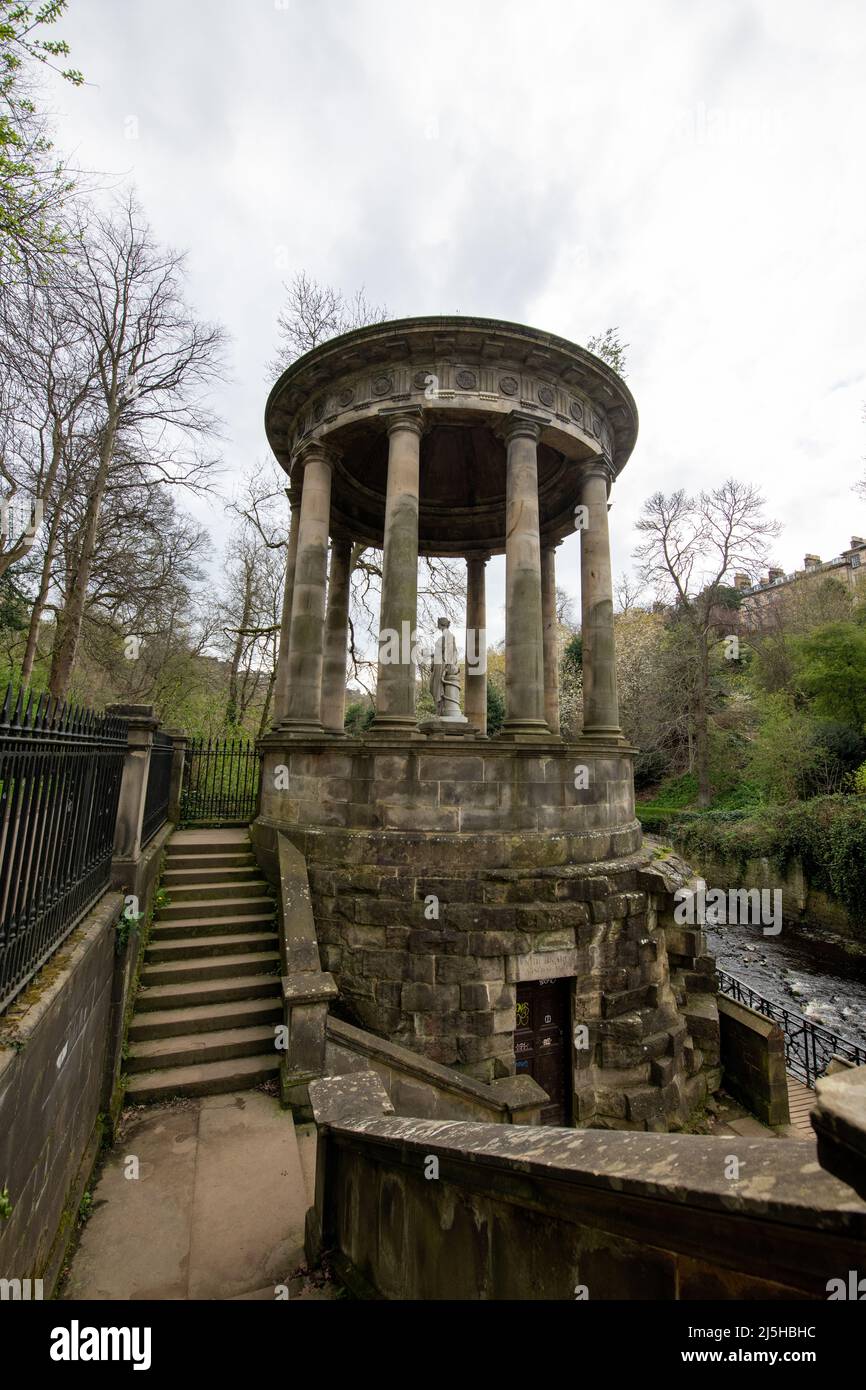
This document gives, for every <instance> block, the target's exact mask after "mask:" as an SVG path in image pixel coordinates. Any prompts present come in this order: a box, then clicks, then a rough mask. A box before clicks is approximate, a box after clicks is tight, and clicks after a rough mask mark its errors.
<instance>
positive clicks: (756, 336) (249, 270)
mask: <svg viewBox="0 0 866 1390" xmlns="http://www.w3.org/2000/svg"><path fill="white" fill-rule="evenodd" d="M62 28H63V32H64V36H65V37H67V38H68V39H69V42H70V44H71V46H72V51H73V59H74V62H75V64H76V66H79V67H81V68H82V69H83V71H84V72H85V75H86V77H87V78H88V80H89V81H90V82H91V83H92V84H94V85H93V86H91V87H89V88H88V89H86V90H84V91H71V90H60V89H58V91H57V93H56V100H57V105H58V106H59V107H61V108H62V121H61V135H60V141H59V143H60V144H61V145H63V146H67V147H68V146H75V147H76V149H77V154H78V159H79V161H80V162H81V163H82V164H83V165H85V166H89V167H91V168H98V169H104V170H110V171H115V172H124V171H127V170H129V171H130V172H131V174H132V177H133V178H134V180H135V182H136V184H137V186H138V189H139V191H140V194H141V197H142V200H143V202H144V205H145V207H146V209H147V210H148V213H149V215H150V217H151V219H152V221H153V223H154V226H155V229H156V230H157V232H158V234H159V235H160V236H162V237H163V238H164V239H166V240H168V241H170V242H171V243H173V244H175V245H185V246H188V247H189V249H190V268H191V274H192V288H193V293H194V297H195V300H196V303H197V307H198V309H199V311H200V312H201V313H202V314H203V315H204V316H206V317H214V318H221V319H222V320H223V321H225V322H226V323H227V324H228V326H229V328H230V329H231V331H232V333H233V334H234V339H235V345H234V374H235V380H234V382H233V384H232V386H231V388H230V389H229V390H228V391H227V393H226V397H225V402H224V406H225V411H226V415H227V419H228V425H229V432H230V434H231V437H232V445H231V451H230V463H231V467H232V468H233V469H235V470H237V471H240V470H241V469H242V468H244V467H247V466H249V465H251V464H253V463H254V462H255V461H256V459H260V458H262V457H264V456H265V454H266V445H265V441H264V435H263V431H262V424H261V417H262V411H263V406H264V400H265V396H266V393H267V383H266V380H265V374H264V364H265V362H266V361H267V359H268V357H269V356H270V355H271V353H272V351H273V345H274V322H275V318H276V313H277V311H278V308H279V303H280V298H281V285H282V282H283V281H284V280H285V279H287V278H288V277H289V275H290V274H291V273H292V271H294V270H295V269H300V268H305V269H307V270H308V271H309V272H310V273H311V274H313V275H315V276H316V277H317V278H319V279H322V280H326V281H329V282H331V283H334V284H336V285H339V286H341V287H342V288H344V289H345V290H347V291H349V292H351V291H352V290H354V289H355V288H356V287H357V286H359V285H361V284H363V285H365V286H366V290H367V293H368V295H369V297H370V298H371V299H373V300H374V301H375V302H383V301H384V302H387V303H388V304H389V306H390V307H391V309H392V311H393V312H394V313H395V315H405V314H412V313H435V312H446V313H448V312H455V311H459V312H462V313H466V314H470V313H479V314H489V315H491V316H495V317H502V318H514V319H517V320H520V321H524V322H530V323H534V324H536V325H537V326H539V327H541V328H546V329H550V330H552V331H554V332H557V333H561V334H563V335H564V336H566V337H573V338H576V339H577V340H578V341H585V340H586V338H587V337H588V336H589V335H590V334H592V333H594V332H598V331H602V330H604V329H605V328H606V327H607V326H608V325H611V324H618V325H619V326H620V329H621V331H622V333H623V335H624V336H625V338H626V339H627V340H628V341H629V342H630V344H631V352H630V376H629V384H630V386H631V387H632V389H633V391H634V393H635V396H636V399H637V402H638V406H639V409H640V412H641V434H640V439H639V442H638V446H637V449H636V451H635V454H634V456H633V458H632V460H631V462H630V463H629V465H628V467H627V469H626V471H625V473H624V475H623V477H622V479H621V481H620V482H619V483H618V484H617V488H616V494H615V499H614V509H613V511H612V513H611V522H612V531H613V545H614V558H615V567H616V568H617V569H622V568H624V567H625V566H626V565H627V564H628V562H629V555H630V552H631V549H632V546H633V543H634V536H633V532H632V526H633V522H634V520H635V518H636V516H637V514H638V512H639V510H640V505H641V502H642V499H643V498H644V497H645V496H646V495H647V494H648V493H650V492H651V491H653V490H655V489H656V488H663V489H667V490H670V489H672V488H674V487H677V486H680V485H682V486H685V487H687V488H700V487H702V486H707V487H709V486H712V485H714V484H715V483H717V482H718V481H720V480H721V479H722V478H724V477H725V476H727V475H729V474H734V475H736V476H740V477H748V478H751V479H754V480H756V481H757V482H759V483H760V485H761V487H762V489H763V490H764V492H765V495H766V497H767V500H768V508H769V511H770V513H771V514H773V515H776V516H778V517H779V518H780V519H781V520H783V521H784V523H785V528H786V529H785V533H784V535H783V537H782V538H781V539H780V541H779V542H778V547H777V549H778V558H779V560H780V563H782V564H783V566H784V567H785V568H786V569H787V568H790V567H792V565H793V564H795V563H797V562H798V560H799V559H800V557H801V556H802V554H803V553H805V551H815V552H818V553H821V554H827V555H830V554H834V553H837V552H838V551H839V550H840V549H841V548H842V546H843V544H844V543H846V541H847V538H848V534H849V531H850V530H851V529H852V528H853V529H854V530H857V529H858V526H859V529H860V530H862V529H863V526H864V524H866V518H864V517H863V516H862V503H857V502H855V500H854V499H853V496H852V494H851V491H850V488H851V485H852V484H853V482H854V481H855V479H856V478H857V477H858V476H859V474H860V473H861V472H862V457H863V455H864V454H866V439H864V426H863V421H862V399H863V395H864V388H863V381H864V374H866V365H864V361H863V335H862V325H863V322H864V318H866V312H864V311H866V282H864V277H863V274H862V228H863V226H864V221H866V218H864V213H866V184H864V180H863V179H862V177H861V176H860V168H861V148H860V146H861V142H862V130H863V129H864V125H866V93H864V84H863V82H862V72H863V60H864V47H866V25H864V23H863V20H862V14H861V12H860V8H859V5H858V4H857V3H853V2H852V3H848V2H847V0H829V3H827V4H825V6H824V7H823V10H822V21H821V22H820V23H816V17H815V10H814V5H812V4H810V3H808V0H786V2H785V3H783V0H762V3H746V0H740V2H739V3H731V4H727V5H725V6H718V7H715V8H714V9H711V8H710V7H709V6H696V5H692V4H686V3H684V2H683V0H661V3H657V4H655V5H652V6H648V5H646V4H643V3H640V0H620V3H618V4H615V5H608V6H605V7H597V6H593V7H591V6H589V5H576V4H574V3H573V0H551V3H549V4H547V5H545V6H544V7H536V8H535V9H533V8H532V7H528V6H526V5H525V4H522V3H516V2H515V0H498V3H494V0H476V3H474V4H473V5H471V6H467V5H465V4H458V3H457V2H456V0H440V4H439V5H437V6H436V7H435V9H430V8H427V7H424V8H422V7H412V6H407V5H406V4H405V3H398V2H397V0H343V3H341V4H340V5H324V4H321V3H317V0H290V3H289V4H287V5H285V6H283V5H282V4H280V3H274V0H249V3H247V4H244V5H242V6H241V5H238V4H236V3H234V0H185V3H184V4H183V5H177V4H176V3H173V0H149V3H148V4H147V5H146V6H145V5H141V6H136V5H131V4H127V5H123V6H120V5H117V3H116V0H88V3H87V4H83V3H76V2H75V0H74V3H73V4H72V6H71V9H70V13H69V16H68V18H64V21H63V26H62ZM130 116H134V117H137V119H138V132H137V134H138V138H137V139H128V138H126V129H125V125H124V122H125V121H126V120H127V119H128V117H130ZM858 517H859V518H860V519H859V521H858V520H857V519H856V518H858ZM208 520H209V521H210V524H211V525H212V526H213V528H214V529H215V530H216V531H217V532H219V531H220V528H221V527H222V521H221V518H220V516H219V512H218V510H214V511H212V512H211V513H210V515H209V517H208ZM492 568H493V570H494V574H493V575H492V576H491V578H492V580H493V585H492V588H493V593H492V595H491V608H495V605H496V603H497V602H501V587H499V586H500V579H499V578H498V571H499V569H500V568H501V566H499V565H496V564H495V565H494V566H493V567H492ZM559 568H560V576H561V581H564V582H565V583H566V585H567V586H568V587H569V588H571V589H572V590H576V589H577V579H578V564H577V547H576V543H575V542H574V541H573V540H572V541H569V542H568V543H567V544H566V545H565V546H564V547H563V548H562V549H561V550H560V552H559Z"/></svg>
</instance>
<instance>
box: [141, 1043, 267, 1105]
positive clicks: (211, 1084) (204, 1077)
mask: <svg viewBox="0 0 866 1390" xmlns="http://www.w3.org/2000/svg"><path fill="white" fill-rule="evenodd" d="M279 1067H280V1062H279V1057H278V1056H277V1053H276V1052H275V1051H271V1052H267V1053H265V1054H263V1055H261V1056H257V1057H235V1058H229V1059H228V1060H226V1061H222V1062H201V1063H199V1064H198V1065H197V1066H188V1067H167V1068H166V1069H165V1070H164V1071H147V1072H139V1073H137V1074H136V1075H134V1076H130V1078H129V1084H128V1085H127V1088H126V1098H127V1100H129V1101H133V1102H134V1103H136V1104H139V1105H140V1104H142V1103H146V1102H147V1101H152V1100H167V1099H168V1098H169V1097H170V1096H211V1095H220V1094H222V1093H224V1092H226V1091H243V1090H250V1089H251V1088H252V1087H253V1086H259V1085H261V1083H262V1082H263V1081H269V1080H271V1079H273V1078H275V1077H276V1076H277V1075H278V1072H279Z"/></svg>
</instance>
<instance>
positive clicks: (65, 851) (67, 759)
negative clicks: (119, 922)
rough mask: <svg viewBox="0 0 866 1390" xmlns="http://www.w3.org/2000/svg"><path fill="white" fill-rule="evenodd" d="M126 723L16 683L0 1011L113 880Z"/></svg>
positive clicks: (6, 733) (4, 745) (7, 761)
mask: <svg viewBox="0 0 866 1390" xmlns="http://www.w3.org/2000/svg"><path fill="white" fill-rule="evenodd" d="M126 743H127V725H126V721H125V720H124V719H121V718H120V717H118V716H116V715H107V714H95V713H94V712H93V711H92V710H86V709H80V708H76V707H74V706H73V705H69V704H62V703H60V702H58V701H56V700H51V699H50V698H49V697H48V696H46V695H40V696H39V697H38V699H35V700H34V697H33V696H32V695H27V694H26V693H25V692H24V691H23V690H19V692H18V694H17V696H16V695H15V692H14V690H13V688H12V686H11V685H10V686H9V687H7V690H6V698H5V700H4V701H3V707H2V710H0V1009H2V1008H5V1006H6V1005H7V1004H8V1003H9V1001H10V1000H11V999H12V998H13V997H14V995H16V994H17V993H18V992H19V991H20V990H21V989H22V988H23V986H24V985H25V984H26V983H27V981H28V980H29V979H30V978H31V977H32V976H33V975H34V974H35V973H36V971H37V970H38V969H39V968H40V966H42V965H44V963H45V961H46V960H47V959H48V957H49V956H50V955H51V954H52V952H53V951H55V950H56V949H57V947H58V945H59V944H60V942H61V941H62V940H63V938H64V937H65V936H67V935H68V933H69V932H70V931H71V930H72V928H73V927H74V926H76V924H77V923H78V922H79V921H80V919H81V918H82V917H83V916H84V914H85V913H86V912H87V911H88V910H89V909H90V908H91V907H92V905H93V903H94V902H95V901H96V900H97V899H98V898H99V897H100V896H101V895H102V893H103V892H104V891H105V889H106V888H107V887H108V884H109V880H110V876H111V856H112V849H113V846H114V828H115V821H116V819H117V804H118V799H119V796H120V784H121V779H122V776H123V762H124V758H125V756H126Z"/></svg>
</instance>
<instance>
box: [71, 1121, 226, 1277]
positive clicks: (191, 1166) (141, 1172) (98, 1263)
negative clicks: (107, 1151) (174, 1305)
mask: <svg viewBox="0 0 866 1390" xmlns="http://www.w3.org/2000/svg"><path fill="white" fill-rule="evenodd" d="M198 1109H199V1107H198V1104H197V1103H195V1104H189V1105H186V1106H185V1107H184V1108H183V1109H177V1110H168V1109H166V1110H160V1111H158V1112H157V1111H153V1112H151V1113H147V1114H145V1115H144V1116H143V1117H142V1118H141V1119H138V1120H136V1121H133V1122H132V1123H131V1124H130V1125H129V1127H128V1128H127V1129H126V1131H125V1133H124V1137H123V1140H122V1142H121V1143H120V1144H119V1145H118V1146H117V1147H116V1148H115V1149H114V1150H113V1151H112V1153H111V1155H110V1156H109V1158H108V1160H107V1161H106V1164H105V1167H104V1168H103V1170H102V1174H101V1176H100V1178H99V1181H98V1183H97V1185H96V1188H95V1190H94V1192H93V1207H92V1210H91V1214H90V1217H89V1219H88V1221H87V1224H86V1225H85V1227H84V1229H83V1231H82V1233H81V1240H80V1242H79V1245H78V1249H77V1251H76V1252H75V1257H74V1259H73V1261H72V1269H71V1273H70V1276H69V1279H68V1280H67V1283H66V1285H65V1287H64V1289H63V1293H62V1297H63V1298H84V1299H106V1300H115V1299H121V1300H122V1299H130V1298H160V1299H163V1298H164V1299H183V1298H186V1297H187V1289H188V1286H189V1246H190V1236H191V1232H192V1212H193V1188H194V1186H195V1170H196V1152H197V1147H198V1119H199V1116H198ZM132 1159H137V1160H138V1177H137V1178H135V1177H132V1176H130V1177H127V1176H126V1174H127V1173H132V1172H134V1171H135V1169H134V1165H133V1164H132V1163H131V1162H130V1160H132Z"/></svg>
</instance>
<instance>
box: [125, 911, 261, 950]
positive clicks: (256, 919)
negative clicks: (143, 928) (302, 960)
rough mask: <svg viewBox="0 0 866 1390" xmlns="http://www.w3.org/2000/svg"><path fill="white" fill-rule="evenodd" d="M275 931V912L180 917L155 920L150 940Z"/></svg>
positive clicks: (153, 942) (172, 939) (152, 942)
mask: <svg viewBox="0 0 866 1390" xmlns="http://www.w3.org/2000/svg"><path fill="white" fill-rule="evenodd" d="M251 931H274V914H273V912H262V913H258V914H256V915H255V916H252V917H189V918H187V917H179V918H177V920H176V921H173V922H154V924H153V926H152V927H151V929H150V942H151V945H155V944H156V942H157V941H176V940H177V939H178V938H179V937H192V936H231V935H233V934H234V933H236V932H239V933H241V934H243V933H244V932H251Z"/></svg>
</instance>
